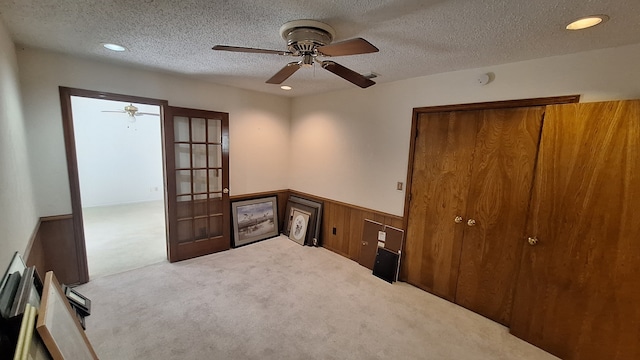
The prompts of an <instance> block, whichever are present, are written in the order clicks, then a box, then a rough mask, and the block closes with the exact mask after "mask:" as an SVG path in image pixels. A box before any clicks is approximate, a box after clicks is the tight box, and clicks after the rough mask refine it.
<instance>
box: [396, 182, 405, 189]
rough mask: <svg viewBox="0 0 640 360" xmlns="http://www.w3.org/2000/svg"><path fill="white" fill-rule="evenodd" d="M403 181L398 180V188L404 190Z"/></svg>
mask: <svg viewBox="0 0 640 360" xmlns="http://www.w3.org/2000/svg"><path fill="white" fill-rule="evenodd" d="M402 185H403V184H402V181H398V184H397V185H396V190H402Z"/></svg>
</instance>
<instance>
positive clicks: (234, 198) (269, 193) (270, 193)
mask: <svg viewBox="0 0 640 360" xmlns="http://www.w3.org/2000/svg"><path fill="white" fill-rule="evenodd" d="M287 192H289V190H288V189H287V190H274V191H262V192H257V193H250V194H242V195H233V196H229V199H230V200H231V201H237V200H246V199H249V198H260V197H265V196H273V195H276V194H279V193H287Z"/></svg>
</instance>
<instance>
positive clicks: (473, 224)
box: [467, 219, 476, 226]
mask: <svg viewBox="0 0 640 360" xmlns="http://www.w3.org/2000/svg"><path fill="white" fill-rule="evenodd" d="M467 225H469V226H476V221H475V220H473V219H469V221H467Z"/></svg>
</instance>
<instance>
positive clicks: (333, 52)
mask: <svg viewBox="0 0 640 360" xmlns="http://www.w3.org/2000/svg"><path fill="white" fill-rule="evenodd" d="M318 51H319V52H321V53H322V54H323V55H327V56H344V55H358V54H369V53H374V52H378V51H380V50H378V48H377V47H375V46H373V45H371V43H370V42H368V41H367V40H365V39H363V38H355V39H351V40H345V41H341V42H338V43H335V44H330V45H325V46H320V47H318Z"/></svg>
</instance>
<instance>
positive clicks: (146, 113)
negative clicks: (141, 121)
mask: <svg viewBox="0 0 640 360" xmlns="http://www.w3.org/2000/svg"><path fill="white" fill-rule="evenodd" d="M138 115H140V116H142V115H151V116H160V114H154V113H148V112H140V111H138V112H136V116H138Z"/></svg>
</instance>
